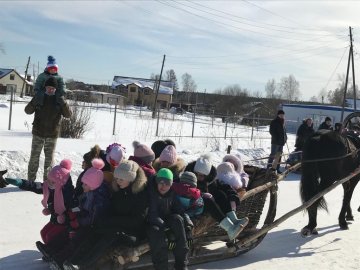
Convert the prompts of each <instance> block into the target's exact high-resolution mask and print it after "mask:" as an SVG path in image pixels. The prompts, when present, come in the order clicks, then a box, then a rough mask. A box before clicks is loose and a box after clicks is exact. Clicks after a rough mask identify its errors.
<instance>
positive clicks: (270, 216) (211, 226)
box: [93, 166, 279, 270]
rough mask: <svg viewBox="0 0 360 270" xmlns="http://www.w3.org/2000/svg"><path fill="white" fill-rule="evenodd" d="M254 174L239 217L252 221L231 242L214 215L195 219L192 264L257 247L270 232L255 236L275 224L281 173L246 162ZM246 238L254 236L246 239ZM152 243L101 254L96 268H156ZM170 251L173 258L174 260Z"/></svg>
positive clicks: (242, 202)
mask: <svg viewBox="0 0 360 270" xmlns="http://www.w3.org/2000/svg"><path fill="white" fill-rule="evenodd" d="M245 171H246V172H247V173H248V174H249V176H250V181H249V185H248V189H247V191H246V192H245V194H243V195H242V197H241V204H240V207H239V208H238V209H237V215H238V217H239V218H240V217H248V218H249V220H250V221H249V224H248V225H247V226H246V228H245V229H244V230H243V231H242V232H241V233H240V235H239V237H238V238H237V239H236V240H235V241H233V242H231V243H230V242H227V241H228V237H227V235H226V232H225V231H224V230H222V229H221V228H220V227H219V226H218V224H217V223H216V222H215V221H214V220H213V219H212V218H211V217H210V216H206V215H202V216H200V217H198V218H197V219H195V220H193V221H194V231H193V235H194V244H193V246H192V248H191V250H190V253H189V264H190V265H193V264H199V263H205V262H210V261H217V260H221V259H226V258H230V257H235V256H238V255H240V254H243V253H245V252H248V251H249V250H251V249H253V248H255V247H256V246H257V245H258V244H260V243H261V241H262V240H263V239H264V237H265V236H266V233H267V232H266V233H264V234H262V235H260V236H258V237H256V238H255V239H252V238H251V236H252V235H254V234H255V233H257V232H258V231H259V230H261V229H262V228H263V227H264V226H267V225H269V224H271V223H272V222H273V221H274V219H275V216H276V205H277V183H278V181H279V176H277V175H276V174H274V173H273V172H269V171H267V170H266V169H264V168H258V167H254V166H245ZM244 239H250V240H248V241H243V240H244ZM149 250H150V248H149V245H148V243H143V244H140V245H139V246H137V247H134V248H128V247H127V248H124V247H118V248H116V249H114V250H112V252H110V253H109V254H107V255H106V256H104V257H103V258H101V259H100V260H99V261H98V263H97V265H96V266H94V267H93V269H102V270H107V269H109V270H110V269H116V270H122V269H153V267H152V262H151V258H150V255H149ZM170 253H171V252H169V261H170V263H171V262H173V260H172V254H170Z"/></svg>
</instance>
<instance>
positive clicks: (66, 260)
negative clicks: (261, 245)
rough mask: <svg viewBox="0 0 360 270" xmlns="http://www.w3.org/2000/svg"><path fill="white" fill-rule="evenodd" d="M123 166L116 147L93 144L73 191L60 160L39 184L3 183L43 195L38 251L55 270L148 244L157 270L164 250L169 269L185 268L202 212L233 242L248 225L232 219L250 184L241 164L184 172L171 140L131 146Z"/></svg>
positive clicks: (206, 161) (204, 164)
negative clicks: (170, 262)
mask: <svg viewBox="0 0 360 270" xmlns="http://www.w3.org/2000/svg"><path fill="white" fill-rule="evenodd" d="M133 147H134V154H133V155H132V156H130V157H129V158H128V159H125V152H126V150H125V148H124V147H123V146H122V145H121V144H117V143H114V144H112V145H109V146H108V147H107V149H106V150H101V149H100V147H99V146H98V145H95V146H94V147H93V148H92V149H91V150H90V152H88V153H86V154H85V155H84V156H83V158H84V160H83V165H82V166H83V169H84V171H83V172H82V173H81V174H80V175H79V177H78V179H77V182H76V186H75V187H74V186H73V182H72V179H71V176H70V173H71V168H72V163H71V161H70V160H68V159H64V160H62V161H61V162H60V164H59V165H57V166H55V167H53V168H52V169H51V170H50V171H49V173H48V177H47V180H46V181H44V182H43V183H41V182H35V181H28V180H24V179H16V178H4V179H3V180H5V181H6V182H7V183H9V184H12V185H15V186H18V187H19V188H21V189H23V190H28V191H32V192H35V193H38V194H43V199H42V201H41V203H42V205H43V206H44V209H43V210H42V213H43V214H44V215H49V216H50V221H49V222H48V223H47V224H46V225H45V226H44V227H43V228H42V230H41V231H40V235H41V239H42V242H40V241H38V242H36V246H37V248H38V249H39V251H40V252H41V253H42V254H43V260H44V261H47V262H49V263H50V264H51V266H52V268H53V269H79V268H80V269H87V268H88V267H89V266H91V265H93V264H94V263H95V262H96V261H97V260H98V259H99V258H101V257H102V256H104V254H106V253H107V252H108V251H110V250H111V249H112V248H113V247H115V246H118V245H124V246H136V245H138V244H139V243H140V242H141V241H144V240H146V239H147V240H148V242H149V244H150V250H151V256H152V262H153V265H154V268H155V269H159V270H166V269H169V266H168V250H171V251H172V252H173V254H174V257H175V265H174V268H175V269H187V264H188V252H189V249H190V247H191V244H192V241H193V237H192V230H193V227H194V225H193V221H192V219H193V220H194V218H196V217H198V216H200V215H202V214H203V213H204V212H205V213H208V214H209V215H210V216H211V217H212V218H213V219H214V220H215V221H217V222H218V223H219V225H220V227H221V228H222V229H224V230H225V231H226V232H227V234H228V237H229V239H230V240H234V239H235V238H236V237H237V236H238V235H239V233H240V232H241V231H242V230H243V229H244V227H245V226H246V225H247V223H248V222H249V220H248V218H246V217H245V218H241V219H238V218H237V216H236V209H237V207H238V206H239V204H240V197H239V194H240V193H241V192H242V191H243V190H244V189H245V188H246V186H247V183H248V181H249V177H248V175H247V174H246V173H245V172H244V168H243V164H242V161H241V159H240V158H239V157H238V156H235V155H230V154H229V155H226V156H225V157H224V158H223V162H222V163H220V164H219V165H218V166H217V168H215V167H214V166H213V165H212V163H211V158H210V156H209V155H202V156H200V157H199V158H198V159H197V160H195V161H193V162H190V163H189V164H187V165H186V163H185V161H184V160H183V159H181V158H180V157H178V156H177V152H176V148H175V144H174V143H173V142H172V141H171V140H161V141H156V142H155V143H153V144H152V146H151V148H150V147H148V146H147V145H145V144H141V143H139V142H134V143H133Z"/></svg>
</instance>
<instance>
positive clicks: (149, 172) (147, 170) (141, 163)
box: [128, 156, 156, 179]
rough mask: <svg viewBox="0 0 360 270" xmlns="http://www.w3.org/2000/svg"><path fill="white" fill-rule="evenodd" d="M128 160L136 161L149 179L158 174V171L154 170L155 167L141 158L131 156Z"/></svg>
mask: <svg viewBox="0 0 360 270" xmlns="http://www.w3.org/2000/svg"><path fill="white" fill-rule="evenodd" d="M128 159H129V160H132V161H135V162H136V163H137V164H138V165H139V166H140V167H141V168H142V169H143V171H144V172H145V175H146V177H147V178H148V179H149V178H151V177H152V176H154V175H155V174H156V171H155V169H154V168H153V166H151V165H149V164H146V163H145V162H144V161H143V160H142V159H141V158H138V157H135V156H130V157H129V158H128Z"/></svg>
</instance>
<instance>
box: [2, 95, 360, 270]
mask: <svg viewBox="0 0 360 270" xmlns="http://www.w3.org/2000/svg"><path fill="white" fill-rule="evenodd" d="M7 98H8V97H6V96H0V170H2V169H8V170H9V173H8V175H9V176H16V177H22V178H26V174H27V162H28V159H29V154H30V148H31V123H32V119H33V116H32V115H31V116H28V115H26V114H25V113H24V107H25V104H24V103H16V104H15V105H14V106H13V115H12V123H11V130H10V131H9V130H8V120H9V102H8V101H7ZM149 115H150V113H148V112H142V117H141V118H140V117H139V115H138V113H134V114H133V113H129V111H127V112H125V111H122V112H119V113H118V114H117V120H116V132H115V135H112V131H113V119H114V112H113V111H110V108H102V109H100V108H99V109H93V110H92V116H91V122H92V124H91V126H92V129H91V130H90V131H89V132H88V133H86V134H85V136H84V138H83V139H80V140H75V139H59V140H58V144H57V149H56V154H55V160H56V163H58V162H59V161H60V160H61V159H63V158H70V159H71V160H72V161H73V171H72V176H73V179H74V180H75V179H76V177H77V175H78V174H79V173H80V171H81V161H82V155H83V154H84V153H85V152H87V151H88V150H89V149H90V147H92V146H93V145H94V144H95V143H97V144H99V145H100V146H101V147H102V148H105V147H106V146H107V145H108V144H110V143H113V142H120V143H122V144H124V145H125V146H126V147H127V155H131V154H132V151H133V149H132V147H131V143H132V141H134V140H138V141H140V142H142V143H146V144H148V145H151V143H152V142H153V141H155V140H157V139H158V138H157V137H155V129H156V120H152V119H150V118H149ZM180 118H181V119H180ZM186 118H187V116H186V115H185V116H175V117H174V119H172V118H168V119H167V120H161V121H160V130H159V134H160V135H161V137H160V138H164V137H167V136H169V135H178V136H179V135H183V136H184V135H191V128H192V124H191V122H187V121H180V120H186ZM187 120H189V119H187ZM215 123H216V125H214V127H212V126H211V119H208V118H206V117H203V118H202V119H199V120H198V121H197V123H196V125H195V135H197V136H207V137H212V138H194V139H192V138H174V141H175V143H176V144H177V150H178V154H179V155H180V156H181V157H183V158H184V159H185V161H192V160H195V159H196V158H197V157H198V156H199V155H200V154H201V153H203V152H210V153H211V154H212V157H213V160H214V164H218V163H219V162H220V160H221V158H222V156H223V155H225V149H226V147H227V145H232V147H233V148H232V149H233V150H232V153H239V154H240V155H241V156H242V157H243V159H244V160H245V163H247V162H246V161H250V160H252V159H256V158H260V157H264V156H267V155H268V154H269V146H270V140H269V139H270V137H269V135H268V133H267V132H266V131H267V128H266V127H265V128H264V129H255V130H254V139H253V140H252V141H251V140H250V137H251V129H249V128H246V127H243V126H237V127H236V128H233V126H232V125H229V127H228V136H241V137H242V138H241V139H227V140H225V139H220V138H217V137H222V136H223V134H224V126H223V125H222V124H221V121H215ZM230 134H231V135H230ZM294 139H295V138H294V136H293V135H289V142H288V144H289V148H290V150H291V149H292V148H293V144H294ZM285 152H287V149H285ZM42 162H43V156H42V157H41V161H40V164H41V165H40V168H39V172H38V177H39V179H41V175H42ZM249 164H250V162H249ZM251 164H254V163H251ZM258 165H261V164H258ZM298 193H299V175H295V174H294V175H289V176H288V178H287V180H286V181H283V182H281V183H280V185H279V199H278V208H277V217H280V216H282V215H283V214H285V213H286V212H288V211H290V210H292V209H293V208H295V207H297V206H299V205H300V204H301V202H300V197H299V194H298ZM342 193H343V192H342V188H341V187H338V188H337V189H335V190H334V191H332V192H331V193H329V194H328V195H327V196H326V199H327V202H328V205H329V209H330V212H329V213H326V212H323V211H321V212H320V213H319V218H318V226H319V227H318V228H319V232H320V234H319V236H317V237H311V238H302V237H301V236H300V234H299V230H300V229H301V228H302V227H303V226H304V225H305V224H306V222H307V215H305V213H299V214H297V215H295V216H293V217H291V218H290V219H288V220H287V221H285V222H284V223H282V224H281V225H280V226H278V227H277V228H275V229H273V230H272V231H270V232H269V234H268V235H267V236H266V237H265V239H264V240H263V241H262V243H261V244H260V245H259V246H258V247H256V248H255V249H253V250H251V251H250V252H248V253H246V254H244V255H241V256H239V257H236V258H233V259H228V260H225V261H218V262H213V263H208V264H202V265H197V266H194V267H193V268H192V269H248V270H252V269H254V270H255V269H256V270H258V269H277V270H278V269H287V270H288V269H292V270H296V269H311V268H316V269H334V270H335V269H336V270H337V269H360V257H359V251H360V226H359V222H360V213H358V212H357V211H356V209H357V207H358V206H359V204H360V192H359V187H357V189H356V190H355V193H354V197H353V203H352V206H353V208H354V210H355V211H354V216H355V221H354V222H352V224H351V225H350V230H347V231H341V230H339V228H338V225H337V216H338V213H339V210H340V206H341V201H342ZM40 200H41V197H40V196H39V195H36V194H33V193H30V192H24V191H20V190H19V189H18V188H16V187H11V186H8V187H6V188H4V189H0V213H1V217H0V228H1V229H0V269H1V270H3V269H6V270H7V269H30V270H35V269H36V270H40V269H48V266H47V264H45V263H43V262H42V261H41V260H40V258H41V256H40V253H39V252H38V251H37V249H36V247H35V241H37V240H39V238H40V235H39V231H40V229H41V228H42V226H43V225H44V224H45V223H46V222H47V219H48V218H47V217H45V216H43V215H42V214H41V210H42V206H41V204H40Z"/></svg>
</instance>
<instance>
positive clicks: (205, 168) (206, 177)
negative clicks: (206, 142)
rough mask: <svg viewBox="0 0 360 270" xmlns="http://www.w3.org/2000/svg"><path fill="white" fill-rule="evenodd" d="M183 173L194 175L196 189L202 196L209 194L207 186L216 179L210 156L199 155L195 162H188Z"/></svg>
mask: <svg viewBox="0 0 360 270" xmlns="http://www.w3.org/2000/svg"><path fill="white" fill-rule="evenodd" d="M185 171H188V172H193V173H194V174H195V175H196V179H197V187H198V188H199V189H200V191H201V192H202V194H205V193H208V192H209V189H208V185H211V183H212V182H213V181H214V180H215V177H216V168H215V167H214V166H213V165H212V164H211V157H210V155H206V154H205V155H201V156H200V157H199V158H198V159H197V160H195V161H192V162H190V163H189V164H188V165H187V166H186V168H185ZM205 196H206V195H205Z"/></svg>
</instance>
